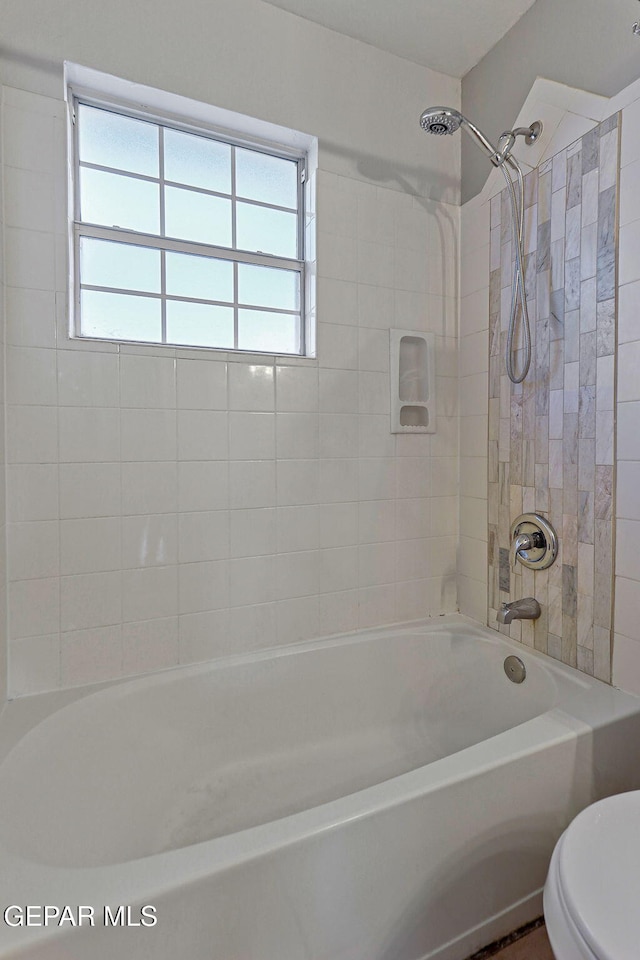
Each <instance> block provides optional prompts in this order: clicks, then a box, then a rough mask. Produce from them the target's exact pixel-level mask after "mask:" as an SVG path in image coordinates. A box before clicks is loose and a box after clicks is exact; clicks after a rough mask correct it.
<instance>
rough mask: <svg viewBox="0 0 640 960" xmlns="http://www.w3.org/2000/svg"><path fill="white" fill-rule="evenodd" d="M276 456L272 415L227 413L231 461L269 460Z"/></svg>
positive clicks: (274, 428) (273, 417) (274, 426)
mask: <svg viewBox="0 0 640 960" xmlns="http://www.w3.org/2000/svg"><path fill="white" fill-rule="evenodd" d="M275 455H276V424H275V416H274V414H273V413H236V412H234V411H232V412H230V413H229V457H230V459H231V460H271V459H274V458H275Z"/></svg>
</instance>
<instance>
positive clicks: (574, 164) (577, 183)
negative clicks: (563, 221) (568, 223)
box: [567, 152, 582, 219]
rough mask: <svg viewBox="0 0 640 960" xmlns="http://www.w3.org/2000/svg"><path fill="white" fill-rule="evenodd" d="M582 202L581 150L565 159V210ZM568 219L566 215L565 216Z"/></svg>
mask: <svg viewBox="0 0 640 960" xmlns="http://www.w3.org/2000/svg"><path fill="white" fill-rule="evenodd" d="M580 203H582V152H578V153H574V154H573V156H571V157H569V158H568V160H567V210H572V209H574V208H575V207H576V206H577V205H578V204H580ZM567 219H568V217H567Z"/></svg>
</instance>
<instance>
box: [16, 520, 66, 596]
mask: <svg viewBox="0 0 640 960" xmlns="http://www.w3.org/2000/svg"><path fill="white" fill-rule="evenodd" d="M6 533H7V552H8V562H7V569H8V576H9V580H10V581H11V580H32V579H37V578H44V577H57V576H58V574H59V572H60V563H59V554H60V544H59V538H58V523H57V521H55V520H35V521H30V522H29V523H9V524H8V525H7V531H6Z"/></svg>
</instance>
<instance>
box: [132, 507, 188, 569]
mask: <svg viewBox="0 0 640 960" xmlns="http://www.w3.org/2000/svg"><path fill="white" fill-rule="evenodd" d="M121 522H122V567H123V569H125V570H126V569H127V568H133V567H158V566H167V565H170V564H175V563H177V562H178V518H177V516H176V515H175V514H173V513H160V514H155V515H152V516H139V517H123V518H122V521H121Z"/></svg>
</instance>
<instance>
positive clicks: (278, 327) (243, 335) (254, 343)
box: [238, 310, 300, 353]
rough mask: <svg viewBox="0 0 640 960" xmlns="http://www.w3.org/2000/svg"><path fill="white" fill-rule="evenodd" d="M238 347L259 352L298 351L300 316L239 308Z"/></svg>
mask: <svg viewBox="0 0 640 960" xmlns="http://www.w3.org/2000/svg"><path fill="white" fill-rule="evenodd" d="M238 348H239V349H240V350H255V351H256V352H259V353H262V352H266V353H298V352H299V351H300V317H299V316H293V315H291V314H286V313H269V312H266V311H261V310H239V311H238Z"/></svg>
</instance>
